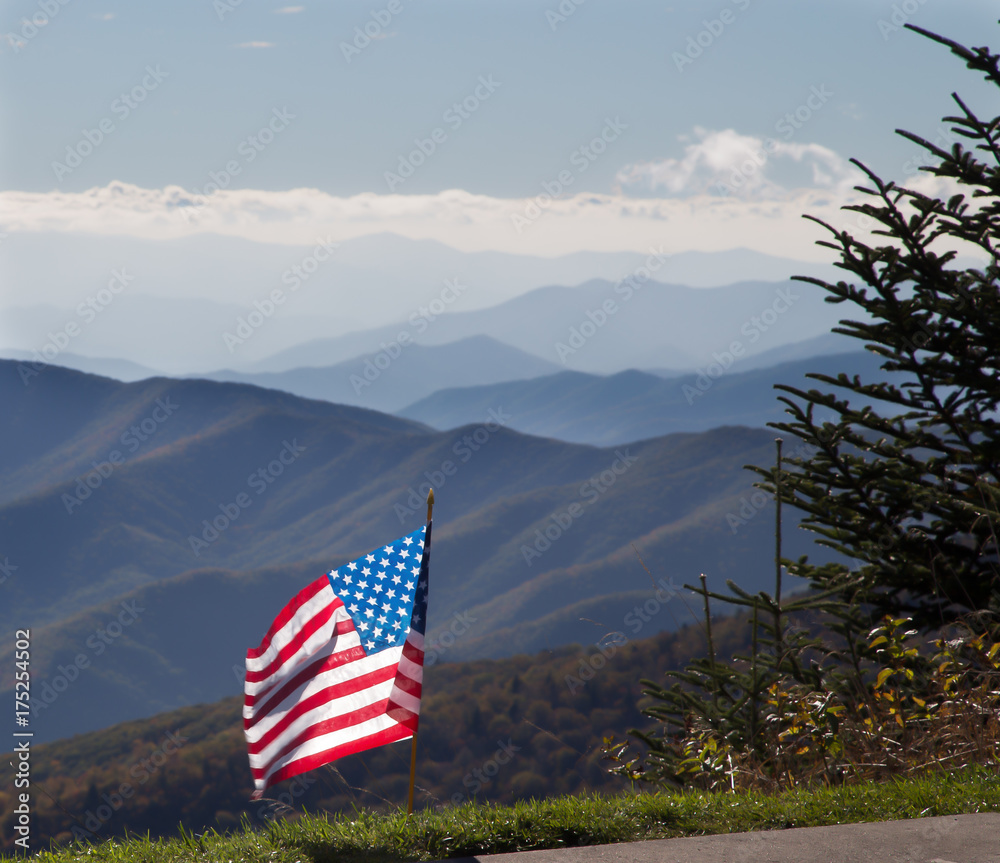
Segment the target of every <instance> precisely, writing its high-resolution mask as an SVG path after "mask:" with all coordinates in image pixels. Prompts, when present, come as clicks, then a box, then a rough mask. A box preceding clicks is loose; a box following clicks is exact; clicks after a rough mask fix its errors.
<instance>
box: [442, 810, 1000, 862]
mask: <svg viewBox="0 0 1000 863" xmlns="http://www.w3.org/2000/svg"><path fill="white" fill-rule="evenodd" d="M472 861H483V863H868V861H876V863H1000V812H988V813H984V814H981V815H942V816H939V817H934V818H917V819H914V820H910V821H881V822H873V823H868V824H842V825H837V826H835V827H798V828H793V829H790V830H761V831H757V832H753V833H727V834H722V835H718V836H696V837H691V838H684V839H656V840H652V841H650V842H629V843H623V844H619V845H591V846H587V847H584V848H560V849H558V850H552V851H523V852H520V853H516V854H492V855H483V856H481V857H466V858H463V859H462V860H461V861H459V863H472ZM448 863H456V861H455V860H451V861H448Z"/></svg>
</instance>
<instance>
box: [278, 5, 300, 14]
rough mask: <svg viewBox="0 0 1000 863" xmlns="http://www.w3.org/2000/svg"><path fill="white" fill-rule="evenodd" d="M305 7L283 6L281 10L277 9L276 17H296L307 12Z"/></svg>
mask: <svg viewBox="0 0 1000 863" xmlns="http://www.w3.org/2000/svg"><path fill="white" fill-rule="evenodd" d="M305 8H306V7H305V6H282V7H281V8H280V9H275V10H274V14H275V15H295V14H297V13H299V12H304V11H305Z"/></svg>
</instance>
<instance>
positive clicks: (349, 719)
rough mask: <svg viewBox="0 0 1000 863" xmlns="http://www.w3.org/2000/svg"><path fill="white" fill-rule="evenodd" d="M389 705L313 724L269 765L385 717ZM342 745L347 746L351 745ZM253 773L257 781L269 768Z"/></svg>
mask: <svg viewBox="0 0 1000 863" xmlns="http://www.w3.org/2000/svg"><path fill="white" fill-rule="evenodd" d="M387 703H388V699H382V700H381V701H376V702H375V703H374V704H366V705H365V706H364V707H360V708H358V709H357V710H352V711H351V712H350V713H345V714H343V715H342V716H334V717H332V718H331V719H324V720H323V721H322V722H315V723H313V724H312V725H310V726H309V727H308V728H305V729H303V730H302V731H301V732H299V734H297V735H296V736H295V737H293V738H290V739H289V741H288V742H287V743H286V744H285V745H284V746H282V747H281V749H280V750H278V752H276V753H275V754H274V755H273V756H272V757H271V758H269V759H268V762H267V763H268V765H271V764H274V763H275V762H276V761H280V760H281V759H282V758H283V757H284V756H285V755H287V754H288V753H289V752H294V751H295V750H296V749H298V748H299V747H300V746H301V745H302V744H303V743H308V742H309V741H310V740H314V739H315V738H317V737H322V736H323V735H324V734H330V733H332V732H334V731H343V730H344V729H345V728H350V727H351V726H352V725H360V724H361V723H362V722H367V721H368V720H369V719H377V718H378V717H379V716H384V715H385V708H386V704H387ZM362 739H363V738H362ZM352 742H354V741H352ZM342 745H345V746H346V745H350V744H342ZM255 754H256V753H255ZM251 771H252V772H253V774H254V778H255V779H256V778H258V774H259V775H261V776H262V775H263V774H265V773H267V768H266V767H255V768H251Z"/></svg>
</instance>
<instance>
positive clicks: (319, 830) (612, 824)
mask: <svg viewBox="0 0 1000 863" xmlns="http://www.w3.org/2000/svg"><path fill="white" fill-rule="evenodd" d="M998 779H1000V773H998V771H997V770H996V769H986V768H972V769H968V770H963V771H960V772H956V773H954V774H951V775H945V774H927V775H925V776H922V777H916V778H910V779H903V780H895V781H892V782H887V783H867V784H860V785H855V786H850V787H843V788H830V789H820V790H816V791H805V790H799V791H791V792H786V793H784V794H781V795H775V796H771V795H765V794H759V793H742V794H720V793H705V792H685V793H657V794H646V793H643V794H634V795H630V794H624V795H615V796H587V797H560V798H553V799H550V800H543V801H531V802H524V803H518V804H516V805H514V806H495V805H478V804H475V803H468V804H465V805H462V806H459V807H455V808H451V809H446V810H443V811H440V812H435V811H433V810H425V811H422V812H418V813H416V814H415V815H414V816H413V817H412V818H410V819H407V818H406V816H405V815H403V814H390V815H377V814H373V813H367V812H358V813H357V814H355V815H343V816H338V817H335V818H330V819H327V818H325V817H321V816H311V815H306V816H303V817H301V818H297V819H295V820H290V821H279V822H274V823H271V824H270V825H268V826H267V827H265V828H263V829H257V830H249V829H245V830H240V831H233V832H229V833H224V834H219V833H216V832H214V831H209V832H207V833H203V834H199V835H194V834H191V833H185V834H184V835H183V836H181V837H178V838H170V839H161V840H152V841H150V840H148V839H143V838H136V837H131V838H129V839H128V840H127V841H125V840H109V841H107V842H104V843H102V844H100V845H86V844H81V843H76V844H74V845H69V846H66V847H63V848H59V849H55V850H53V851H43V852H41V853H38V854H37V855H36V857H37V859H38V860H39V861H42V863H65V861H71V860H72V861H76V860H83V859H86V860H87V861H113V863H139V861H142V863H172V861H186V860H206V859H208V860H220V861H228V863H236V861H270V863H279V861H280V863H297V861H298V863H306V861H314V863H332V861H358V863H362V861H363V863H380V861H397V863H398V861H411V860H434V859H441V858H446V857H460V856H467V855H472V854H490V853H501V852H508V851H526V850H533V849H540V848H562V847H571V846H579V845H599V844H607V843H611V842H635V841H641V840H644V839H662V838H671V837H676V836H694V835H703V834H710V833H738V832H743V831H747V830H771V829H782V828H788V827H816V826H821V825H827V824H843V823H853V822H862V821H891V820H897V819H903V818H920V817H926V816H932V815H956V814H963V813H975V812H988V811H1000V781H998ZM11 859H14V858H12V857H9V856H8V857H4V858H0V860H11ZM21 859H23V857H22V858H21Z"/></svg>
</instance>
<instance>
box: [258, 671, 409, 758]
mask: <svg viewBox="0 0 1000 863" xmlns="http://www.w3.org/2000/svg"><path fill="white" fill-rule="evenodd" d="M395 673H396V669H395V666H392V665H390V666H387V667H386V668H378V669H376V670H375V671H372V672H369V673H368V674H363V675H361V676H360V677H355V678H354V679H353V680H347V681H344V682H342V683H337V684H334V685H333V686H328V687H326V688H325V689H321V690H320V691H319V692H316V693H315V694H313V695H310V696H309V697H308V698H306V699H304V700H302V701H297V702H296V703H295V706H294V707H293V708H292V709H291V710H289V711H288V713H286V714H285V715H284V716H282V717H281V719H280V720H279V721H278V722H276V723H275V724H274V727H272V728H269V729H268V730H267V731H266V732H265V733H264V735H263V736H262V737H261V738H260V740H258V741H256V742H255V743H250V742H249V741H247V749H248V751H249V752H250V753H251V754H253V755H256V754H257V753H258V752H260V751H262V750H263V749H265V748H266V747H267V746H268V745H269V744H271V743H272V742H273V741H274V740H275V739H276V738H277V737H280V736H281V734H282V733H283V732H284V730H285V729H286V728H288V726H289V725H291V724H292V723H293V722H294V721H295V720H296V719H298V718H299V717H300V716H302V714H303V713H308V712H309V711H310V710H313V709H315V708H317V707H319V706H320V705H322V704H326V703H328V702H330V701H334V700H335V699H337V698H343V697H344V696H345V695H353V694H354V693H356V692H361V691H362V690H365V689H368V688H370V687H372V686H377V685H378V684H379V683H385V681H387V680H390V679H392V677H393V676H394V675H395ZM340 715H342V716H346V715H348V713H344V714H340ZM257 719H258V717H256V716H255V717H254V718H253V720H251V724H250V725H249V726H246V727H248V728H252V727H253V725H254V724H256V722H257ZM347 724H349V725H353V724H355V723H347Z"/></svg>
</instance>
